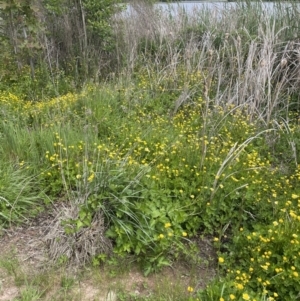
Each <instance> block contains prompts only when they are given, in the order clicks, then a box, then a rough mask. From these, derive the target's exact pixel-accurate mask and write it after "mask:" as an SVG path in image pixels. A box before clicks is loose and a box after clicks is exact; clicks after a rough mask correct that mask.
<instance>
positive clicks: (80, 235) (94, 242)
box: [45, 204, 112, 266]
mask: <svg viewBox="0 0 300 301" xmlns="http://www.w3.org/2000/svg"><path fill="white" fill-rule="evenodd" d="M78 217H79V206H78V204H70V205H69V206H64V207H63V208H62V209H61V210H60V212H58V213H57V215H56V217H55V218H54V219H53V221H52V222H51V224H50V225H49V232H48V233H47V235H46V236H45V242H46V245H47V250H48V255H49V259H50V261H52V262H58V261H60V260H62V261H66V262H67V263H69V264H72V265H73V264H74V265H76V266H82V265H85V264H87V263H89V262H91V259H93V258H94V257H95V256H96V255H99V254H105V255H108V254H109V253H111V251H112V244H111V242H110V240H109V239H108V238H106V237H105V229H106V228H105V224H104V218H103V214H102V212H101V211H98V212H97V213H96V214H95V215H94V217H93V219H92V222H91V225H90V226H89V227H82V228H81V229H80V230H79V231H76V225H74V224H73V223H72V221H75V220H77V219H78ZM67 228H68V229H69V231H71V232H72V233H70V234H67V233H66V232H67V231H66V229H67Z"/></svg>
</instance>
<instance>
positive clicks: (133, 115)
mask: <svg viewBox="0 0 300 301" xmlns="http://www.w3.org/2000/svg"><path fill="white" fill-rule="evenodd" d="M59 3H60V5H58V2H57V1H54V0H52V1H43V2H42V3H39V4H37V3H35V2H33V1H27V2H26V1H25V2H24V1H17V0H15V1H3V2H2V3H1V5H2V11H1V15H2V18H3V20H4V27H3V28H4V29H3V32H4V33H5V34H4V35H3V36H2V39H3V40H2V41H3V44H1V47H2V49H3V51H2V52H1V54H0V60H1V64H2V66H5V68H3V69H1V70H2V71H1V72H2V74H1V77H2V79H3V80H2V81H1V87H0V89H1V91H0V120H1V121H0V145H1V147H0V171H1V175H2V177H1V179H0V200H1V202H0V221H1V223H2V224H3V226H7V225H8V224H10V223H18V222H22V221H24V219H26V218H28V217H29V216H30V215H34V214H36V213H37V212H38V211H40V210H43V207H44V206H47V205H49V204H50V203H51V202H59V201H64V202H69V203H72V204H76V206H77V207H78V209H79V212H78V216H77V218H75V219H72V220H68V219H67V217H66V224H65V225H66V226H65V229H64V230H65V234H66V235H74V234H76V233H77V232H78V231H80V230H81V229H83V228H86V229H87V228H88V227H90V225H91V222H92V219H93V218H94V217H95V216H96V215H97V212H99V211H101V212H102V213H103V214H104V216H105V224H106V229H107V231H106V236H107V237H109V238H110V239H111V241H112V242H113V245H114V254H115V255H118V256H121V257H122V256H126V255H128V254H130V255H132V256H134V258H135V260H136V261H137V262H139V264H140V265H141V268H142V269H143V270H144V272H145V274H149V273H151V272H153V271H156V270H159V269H160V268H162V267H163V266H166V265H171V264H172V262H173V261H174V260H176V259H178V258H181V259H182V258H185V259H186V260H190V261H192V262H193V263H194V264H197V260H199V258H198V257H197V256H198V252H199V250H197V244H196V243H195V241H197V239H199V237H203V236H205V237H207V238H208V239H210V240H211V243H212V244H213V245H214V248H215V251H216V254H217V256H218V258H216V259H215V263H216V264H217V265H218V270H219V274H218V276H217V277H216V279H215V280H214V281H213V282H212V283H211V284H209V285H208V287H207V288H206V289H205V290H198V289H196V288H195V289H194V288H192V287H189V288H188V291H189V293H188V294H189V296H188V297H187V298H189V300H207V301H208V300H211V301H213V300H253V301H254V300H295V299H296V298H297V296H298V293H299V289H300V288H299V280H298V278H299V273H300V261H299V254H300V247H299V241H298V240H299V239H298V238H299V235H300V233H299V231H300V228H299V216H300V212H299V207H300V205H299V201H300V186H299V180H300V167H299V141H300V127H299V116H298V108H299V78H298V77H297V74H298V73H297V72H299V70H298V69H297V66H298V65H297V62H298V63H299V61H297V55H296V54H297V53H298V52H297V51H299V47H300V46H297V45H298V40H297V39H296V38H294V34H295V32H299V31H298V30H299V23H297V22H299V21H297V20H296V19H294V18H292V17H291V14H292V12H290V11H287V15H284V13H283V10H279V11H278V12H277V11H276V10H275V9H274V14H275V15H270V16H269V17H266V16H265V15H264V14H263V11H262V10H261V9H260V8H259V7H256V6H254V7H251V6H250V4H249V6H247V7H245V6H243V5H242V6H241V7H240V8H237V13H236V14H235V16H236V18H235V19H230V20H229V19H228V18H221V17H220V16H217V17H216V19H215V20H213V21H215V22H212V21H211V18H213V16H211V15H207V14H209V13H207V12H206V13H203V14H200V13H199V14H198V15H196V16H195V19H192V20H191V21H189V20H188V19H187V18H186V16H185V15H184V14H183V13H182V12H181V14H178V16H177V18H178V19H175V17H170V16H169V17H166V19H163V15H162V12H161V11H155V10H154V8H153V7H151V6H145V7H143V6H142V5H141V4H139V3H133V4H132V5H133V6H134V7H135V13H136V15H134V16H132V18H131V19H130V18H129V19H128V18H127V19H126V18H125V19H122V18H121V21H120V20H119V21H118V22H117V23H116V24H114V27H112V26H110V20H111V17H112V15H113V14H114V12H115V6H114V5H113V4H114V3H113V2H112V1H108V0H106V1H87V0H86V1H83V0H82V1H75V2H74V1H63V2H59ZM70 8H72V9H70ZM104 8H105V9H104ZM276 13H277V14H278V15H276ZM224 14H225V17H228V15H226V12H225V13H224ZM9 16H14V18H13V19H12V20H13V22H10V20H11V19H10V18H9ZM208 17H209V18H208ZM289 17H290V18H289ZM147 18H149V19H147ZM198 19H199V20H200V21H199V22H198V23H193V22H196V21H195V20H198ZM41 20H46V22H45V25H44V26H42V22H41ZM54 20H55V22H54ZM103 20H104V21H103ZM257 20H260V22H261V23H260V24H257ZM18 22H19V23H18ZM103 22H104V23H103ZM162 22H165V23H163V25H164V26H165V27H166V28H167V30H166V31H162V30H161V28H162ZM67 24H69V25H70V24H71V25H72V26H70V27H68V26H66V25H67ZM137 24H139V26H137ZM240 24H244V28H243V29H241V27H240ZM287 24H288V25H289V26H290V27H289V31H287V27H286V26H284V25H287ZM175 25H176V26H175ZM247 26H248V27H247ZM171 29H172V30H171ZM25 33H26V34H25ZM133 33H134V34H133ZM29 36H30V37H31V39H32V40H29ZM113 37H119V38H118V39H115V40H114V39H113ZM292 37H293V38H292ZM278 40H279V42H278ZM44 41H47V42H45V43H44ZM282 45H284V46H282ZM297 47H298V48H297ZM50 49H51V51H50ZM11 50H13V51H11ZM98 51H99V52H98ZM99 53H100V54H101V57H100V58H99V59H100V60H101V59H103V60H108V61H109V62H113V61H114V58H111V60H110V59H108V57H110V56H113V55H114V54H116V61H118V62H121V61H122V63H120V64H119V65H118V64H113V63H112V64H110V65H109V70H110V71H114V72H113V74H110V75H109V76H108V77H107V79H109V80H107V81H106V82H104V81H100V83H99V84H98V85H96V84H95V82H93V83H87V81H89V80H90V79H93V80H95V78H96V77H97V76H98V75H99V74H98V72H99V70H100V69H101V70H102V68H103V70H108V69H106V64H105V63H104V62H103V61H101V63H99V62H98V63H99V64H95V60H94V59H96V57H97V56H98V55H99ZM55 58H57V62H56V64H54V59H55ZM48 59H49V60H48ZM12 66H14V67H13V68H11V67H12ZM54 66H55V68H54ZM121 66H122V68H121ZM100 67H101V68H100ZM94 68H95V69H94ZM99 68H100V69H99ZM110 68H111V69H110ZM119 68H120V69H119ZM96 69H97V70H96ZM100 73H101V72H100ZM95 74H98V75H95ZM98 79H99V78H98ZM84 82H86V83H85V84H83V83H84ZM79 83H80V85H82V89H80V91H77V88H78V85H79ZM60 93H61V94H62V95H59V94H60ZM106 260H107V254H98V255H97V256H96V257H94V258H91V262H92V263H94V264H99V263H101V262H102V261H106ZM200 260H201V259H200Z"/></svg>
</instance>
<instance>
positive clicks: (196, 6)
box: [126, 1, 300, 15]
mask: <svg viewBox="0 0 300 301" xmlns="http://www.w3.org/2000/svg"><path fill="white" fill-rule="evenodd" d="M238 5H244V6H246V3H241V2H228V1H184V2H174V3H172V2H171V3H156V4H155V7H157V8H159V9H160V10H161V11H163V12H166V13H169V14H172V15H174V14H175V15H176V14H177V13H178V12H182V11H185V12H186V13H192V12H195V11H201V10H211V11H215V12H222V11H223V10H224V9H230V8H235V7H237V6H238ZM250 5H252V6H259V7H260V5H261V6H262V8H263V9H264V10H265V11H266V12H268V11H270V10H271V11H272V10H273V9H274V8H275V7H276V6H279V5H280V7H281V8H284V9H295V7H297V9H299V8H300V2H296V3H295V2H293V3H291V2H262V3H261V2H251V4H250ZM126 13H129V14H130V13H134V8H132V7H130V6H128V7H127V10H126ZM299 13H300V12H299Z"/></svg>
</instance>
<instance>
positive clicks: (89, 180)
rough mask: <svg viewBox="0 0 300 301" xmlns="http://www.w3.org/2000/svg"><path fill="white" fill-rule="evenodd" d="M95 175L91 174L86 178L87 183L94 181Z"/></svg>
mask: <svg viewBox="0 0 300 301" xmlns="http://www.w3.org/2000/svg"><path fill="white" fill-rule="evenodd" d="M94 177H95V174H94V173H92V174H91V175H90V176H89V177H88V179H87V180H88V182H92V181H93V180H94Z"/></svg>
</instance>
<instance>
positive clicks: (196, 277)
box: [0, 208, 216, 301]
mask: <svg viewBox="0 0 300 301" xmlns="http://www.w3.org/2000/svg"><path fill="white" fill-rule="evenodd" d="M55 209H57V208H55ZM53 218H54V214H53V210H49V211H48V212H43V213H41V214H40V215H39V216H38V217H36V218H34V219H32V220H30V221H28V222H27V223H25V224H23V225H22V226H16V227H12V228H10V229H7V230H5V231H4V230H2V233H0V246H1V248H0V301H12V300H14V299H16V298H18V297H19V296H20V294H21V292H22V290H23V289H24V285H25V282H26V284H27V280H28V279H31V280H30V281H32V283H37V282H39V281H40V283H39V287H41V286H42V287H43V289H44V294H43V296H42V298H40V299H39V300H66V299H63V297H62V296H69V297H67V299H68V300H74V301H75V300H80V301H96V300H97V301H116V300H117V294H118V293H119V292H120V291H122V293H123V294H128V295H131V296H139V297H147V296H151V295H153V294H155V293H159V291H160V289H162V287H166V286H168V287H169V289H170V290H171V291H172V287H174V289H178V285H180V286H181V287H182V288H183V290H186V288H187V287H188V286H192V287H193V288H194V290H197V289H199V288H204V287H205V285H206V284H207V282H208V281H209V280H210V279H212V278H213V277H214V276H215V274H216V264H215V263H216V254H215V251H214V249H213V247H212V244H211V242H210V240H209V239H203V238H202V239H198V240H197V241H196V242H197V245H198V247H199V258H200V260H199V261H197V262H196V263H194V264H192V263H191V262H189V263H188V262H187V261H185V260H179V261H178V262H175V263H174V264H173V265H172V266H171V267H166V268H164V269H163V270H162V271H161V272H159V273H154V274H151V275H150V276H148V277H145V276H144V275H143V273H142V272H141V271H140V270H139V269H138V268H137V267H136V266H135V265H134V264H130V265H128V266H127V267H126V264H123V263H122V265H124V266H123V267H122V269H123V270H122V271H121V269H120V267H119V268H117V269H116V268H114V267H104V268H97V269H96V268H93V267H90V268H76V267H70V268H66V267H63V268H62V267H59V266H58V267H55V266H53V264H50V263H49V260H48V256H47V246H46V244H45V241H44V237H45V234H46V233H47V231H48V228H49V225H51V224H52V223H53ZM10 261H11V262H12V263H11V267H10V266H9V265H10V264H8V263H9V262H10ZM1 262H2V264H1ZM13 264H16V266H15V267H13ZM43 277H44V278H45V281H44V280H42V278H43ZM20 279H21V280H20ZM25 279H27V280H26V281H25ZM37 279H40V280H39V281H37ZM62 279H65V280H62ZM43 281H44V282H45V283H43ZM64 281H65V282H66V283H64ZM68 281H70V285H69V286H70V287H68ZM27 285H28V284H27Z"/></svg>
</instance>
